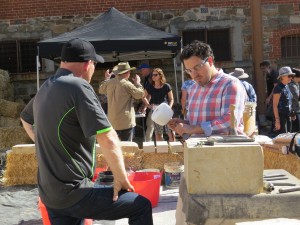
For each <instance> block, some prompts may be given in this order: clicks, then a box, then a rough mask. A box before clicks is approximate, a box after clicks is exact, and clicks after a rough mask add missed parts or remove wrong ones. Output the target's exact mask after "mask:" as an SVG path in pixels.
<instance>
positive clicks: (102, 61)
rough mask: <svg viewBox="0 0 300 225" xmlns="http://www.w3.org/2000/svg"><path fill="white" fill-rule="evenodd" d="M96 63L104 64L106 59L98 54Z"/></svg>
mask: <svg viewBox="0 0 300 225" xmlns="http://www.w3.org/2000/svg"><path fill="white" fill-rule="evenodd" d="M96 61H97V62H100V63H104V62H105V60H104V58H103V57H102V56H101V55H97V54H96Z"/></svg>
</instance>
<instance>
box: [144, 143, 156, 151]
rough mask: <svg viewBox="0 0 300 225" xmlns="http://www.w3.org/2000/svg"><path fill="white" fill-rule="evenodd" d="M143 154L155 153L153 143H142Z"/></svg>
mask: <svg viewBox="0 0 300 225" xmlns="http://www.w3.org/2000/svg"><path fill="white" fill-rule="evenodd" d="M143 151H144V153H151V152H155V146H154V142H153V141H148V142H143Z"/></svg>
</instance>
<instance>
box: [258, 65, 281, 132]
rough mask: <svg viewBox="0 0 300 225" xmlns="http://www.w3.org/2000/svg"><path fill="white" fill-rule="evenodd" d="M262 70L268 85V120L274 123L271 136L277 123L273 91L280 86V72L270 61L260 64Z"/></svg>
mask: <svg viewBox="0 0 300 225" xmlns="http://www.w3.org/2000/svg"><path fill="white" fill-rule="evenodd" d="M260 69H261V71H262V72H263V73H264V75H265V79H266V85H267V98H266V101H265V103H266V118H267V119H268V120H270V121H272V124H271V129H270V132H269V133H270V135H272V133H273V130H274V126H275V122H274V113H273V98H272V97H273V89H274V87H275V86H276V85H277V84H278V80H277V77H278V71H277V70H275V69H272V68H271V64H270V62H269V61H263V62H261V63H260Z"/></svg>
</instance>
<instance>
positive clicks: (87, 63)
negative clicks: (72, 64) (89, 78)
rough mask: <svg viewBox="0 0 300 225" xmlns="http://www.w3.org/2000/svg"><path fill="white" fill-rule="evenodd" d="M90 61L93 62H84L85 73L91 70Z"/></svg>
mask: <svg viewBox="0 0 300 225" xmlns="http://www.w3.org/2000/svg"><path fill="white" fill-rule="evenodd" d="M90 61H91V60H89V61H87V62H84V64H83V69H84V71H85V72H86V71H88V69H89V66H90Z"/></svg>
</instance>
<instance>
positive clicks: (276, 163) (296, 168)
mask: <svg viewBox="0 0 300 225" xmlns="http://www.w3.org/2000/svg"><path fill="white" fill-rule="evenodd" d="M263 152H264V168H265V169H284V170H286V171H288V172H289V173H291V174H292V175H294V176H295V177H297V178H298V179H300V159H299V158H298V156H296V155H294V154H288V155H284V154H282V153H281V152H279V151H274V150H272V149H270V148H266V147H265V146H263Z"/></svg>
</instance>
